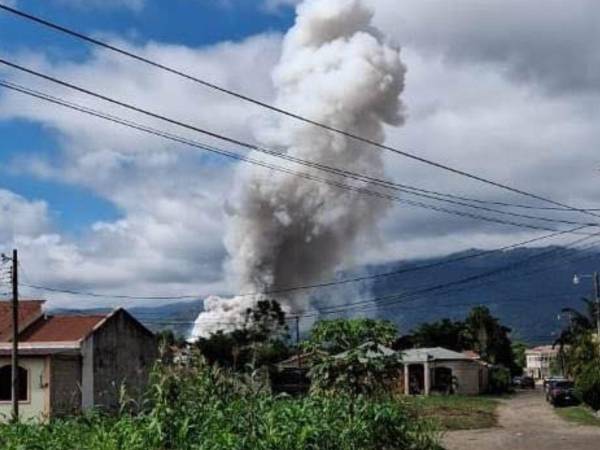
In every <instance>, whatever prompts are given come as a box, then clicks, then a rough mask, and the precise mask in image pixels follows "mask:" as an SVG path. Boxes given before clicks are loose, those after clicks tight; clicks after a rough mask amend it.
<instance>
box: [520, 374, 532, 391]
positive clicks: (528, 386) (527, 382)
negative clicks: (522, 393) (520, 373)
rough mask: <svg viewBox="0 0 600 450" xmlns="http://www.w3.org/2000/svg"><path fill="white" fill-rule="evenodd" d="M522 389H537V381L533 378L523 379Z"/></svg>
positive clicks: (526, 377)
mask: <svg viewBox="0 0 600 450" xmlns="http://www.w3.org/2000/svg"><path fill="white" fill-rule="evenodd" d="M521 388H523V389H535V380H534V379H533V377H528V376H525V377H521Z"/></svg>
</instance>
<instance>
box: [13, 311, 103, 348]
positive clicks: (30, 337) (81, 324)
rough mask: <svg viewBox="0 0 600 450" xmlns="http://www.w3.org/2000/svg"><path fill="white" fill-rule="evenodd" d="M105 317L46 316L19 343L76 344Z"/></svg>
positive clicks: (26, 332) (25, 332) (21, 336)
mask: <svg viewBox="0 0 600 450" xmlns="http://www.w3.org/2000/svg"><path fill="white" fill-rule="evenodd" d="M106 317H107V315H93V316H48V317H44V318H43V319H40V320H39V321H37V322H36V323H34V324H33V325H31V326H30V327H29V328H28V329H27V330H25V331H24V332H22V333H21V335H20V336H19V341H20V342H74V341H75V342H76V341H79V340H82V339H84V338H86V337H87V336H89V335H90V334H91V333H92V331H94V328H95V327H96V326H97V325H98V324H99V323H100V322H102V321H103V320H104V319H106Z"/></svg>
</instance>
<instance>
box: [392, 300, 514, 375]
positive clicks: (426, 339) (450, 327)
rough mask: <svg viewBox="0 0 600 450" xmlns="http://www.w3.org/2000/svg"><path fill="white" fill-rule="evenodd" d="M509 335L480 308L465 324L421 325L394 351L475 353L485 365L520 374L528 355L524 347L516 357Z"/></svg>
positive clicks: (443, 321) (472, 313) (402, 340)
mask: <svg viewBox="0 0 600 450" xmlns="http://www.w3.org/2000/svg"><path fill="white" fill-rule="evenodd" d="M510 331H511V330H510V328H507V327H505V326H503V325H502V324H501V323H500V321H499V320H498V319H497V318H496V317H494V316H492V314H491V313H490V310H489V309H488V308H486V307H485V306H477V307H475V308H473V309H472V310H471V311H470V313H469V315H468V316H467V317H466V318H465V320H464V321H451V320H449V319H443V320H440V321H437V322H432V323H425V324H422V325H420V326H419V327H418V328H416V329H415V330H414V331H413V333H412V334H411V335H410V336H408V337H404V338H403V339H401V340H398V341H397V342H396V346H395V347H396V348H399V349H404V348H409V347H444V348H448V349H450V350H454V351H457V352H460V351H463V350H473V351H475V352H477V353H479V354H480V355H481V358H482V359H483V360H484V361H487V362H490V363H492V364H498V365H502V366H504V367H508V368H509V369H510V370H511V373H513V374H518V373H520V372H521V371H522V367H523V366H524V357H525V352H524V347H523V348H519V347H517V351H518V352H519V355H518V356H516V355H515V354H514V352H513V346H512V343H511V340H510V337H509V334H510ZM517 357H518V358H519V359H520V361H519V362H517V361H516V358H517Z"/></svg>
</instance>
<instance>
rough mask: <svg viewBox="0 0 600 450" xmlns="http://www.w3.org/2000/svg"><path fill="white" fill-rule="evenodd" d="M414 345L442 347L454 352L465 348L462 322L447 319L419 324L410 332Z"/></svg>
mask: <svg viewBox="0 0 600 450" xmlns="http://www.w3.org/2000/svg"><path fill="white" fill-rule="evenodd" d="M411 340H412V344H413V346H415V347H444V348H447V349H450V350H454V351H456V352H460V351H463V350H465V349H466V348H467V342H466V340H465V324H464V322H459V321H456V322H453V321H451V320H449V319H443V320H439V321H437V322H431V323H424V324H421V325H420V326H419V327H418V328H417V329H416V330H414V331H413V333H412V337H411Z"/></svg>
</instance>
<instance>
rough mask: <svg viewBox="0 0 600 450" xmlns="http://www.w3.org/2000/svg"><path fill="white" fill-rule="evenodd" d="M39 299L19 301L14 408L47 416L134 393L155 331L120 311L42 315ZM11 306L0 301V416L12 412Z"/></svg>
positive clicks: (111, 404)
mask: <svg viewBox="0 0 600 450" xmlns="http://www.w3.org/2000/svg"><path fill="white" fill-rule="evenodd" d="M43 303H44V302H43V301H37V300H29V301H20V302H19V374H20V389H19V412H20V416H21V417H22V418H24V419H29V418H39V419H45V418H48V417H52V416H62V415H67V414H73V413H79V412H81V411H83V410H86V409H89V408H92V407H100V408H104V409H107V410H112V409H114V408H116V407H118V403H119V395H120V394H119V391H120V389H121V387H122V386H124V387H125V389H126V392H127V395H129V396H131V397H132V398H138V397H139V396H140V395H141V393H142V392H143V390H144V389H145V387H146V385H147V381H148V376H149V372H150V370H151V368H152V365H153V364H154V362H155V360H156V358H157V353H158V350H157V345H156V340H155V337H154V335H153V334H152V332H150V331H149V330H148V329H147V328H146V327H144V326H143V325H142V324H140V323H139V322H138V321H137V320H136V319H134V318H133V317H132V316H131V315H130V314H129V313H128V312H127V311H125V310H124V309H117V310H115V311H113V312H112V313H110V314H103V315H78V316H66V315H56V316H52V315H46V314H44V313H43V311H42V305H43ZM10 317H11V304H10V303H9V302H0V415H3V416H4V417H8V416H10V413H11V398H12V395H11V374H12V368H11V359H10V355H11V349H12V326H11V321H10Z"/></svg>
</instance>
